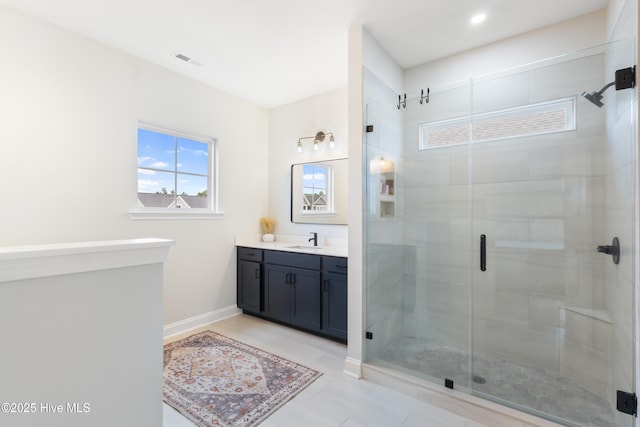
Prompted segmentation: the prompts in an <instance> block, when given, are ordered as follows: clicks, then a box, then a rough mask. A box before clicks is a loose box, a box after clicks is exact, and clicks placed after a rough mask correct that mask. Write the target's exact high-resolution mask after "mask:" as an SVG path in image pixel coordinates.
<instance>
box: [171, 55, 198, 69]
mask: <svg viewBox="0 0 640 427" xmlns="http://www.w3.org/2000/svg"><path fill="white" fill-rule="evenodd" d="M173 56H174V57H175V58H177V59H179V60H181V61H184V62H188V63H189V64H191V65H195V66H196V67H200V66H202V62H200V61H196V60H195V59H193V58H191V57H190V56H187V55H185V54H184V53H181V52H176V53H174V54H173Z"/></svg>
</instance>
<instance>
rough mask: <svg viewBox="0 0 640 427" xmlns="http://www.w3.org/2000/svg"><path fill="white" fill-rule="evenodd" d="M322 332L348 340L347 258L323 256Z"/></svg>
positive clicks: (341, 339)
mask: <svg viewBox="0 0 640 427" xmlns="http://www.w3.org/2000/svg"><path fill="white" fill-rule="evenodd" d="M322 264H323V270H322V332H323V333H325V334H328V335H331V336H332V337H335V338H337V339H339V340H340V341H345V342H346V340H347V258H340V257H326V256H325V257H323V263H322Z"/></svg>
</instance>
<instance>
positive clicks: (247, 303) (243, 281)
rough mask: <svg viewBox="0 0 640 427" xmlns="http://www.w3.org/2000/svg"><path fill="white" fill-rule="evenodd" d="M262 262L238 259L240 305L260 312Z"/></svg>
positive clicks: (244, 308)
mask: <svg viewBox="0 0 640 427" xmlns="http://www.w3.org/2000/svg"><path fill="white" fill-rule="evenodd" d="M261 277H262V272H261V264H260V263H259V262H252V261H238V307H239V308H241V309H243V310H247V311H250V312H253V313H259V312H260V310H261V309H262V304H261V300H262V298H261V293H262V292H261V290H262V287H261V286H260V283H261Z"/></svg>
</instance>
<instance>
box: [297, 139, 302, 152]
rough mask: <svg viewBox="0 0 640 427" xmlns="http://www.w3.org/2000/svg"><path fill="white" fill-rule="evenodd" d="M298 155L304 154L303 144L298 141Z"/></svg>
mask: <svg viewBox="0 0 640 427" xmlns="http://www.w3.org/2000/svg"><path fill="white" fill-rule="evenodd" d="M298 153H302V143H301V142H300V141H298Z"/></svg>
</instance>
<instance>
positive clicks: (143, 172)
mask: <svg viewBox="0 0 640 427" xmlns="http://www.w3.org/2000/svg"><path fill="white" fill-rule="evenodd" d="M138 173H139V174H140V175H157V174H156V171H152V170H149V169H138Z"/></svg>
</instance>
